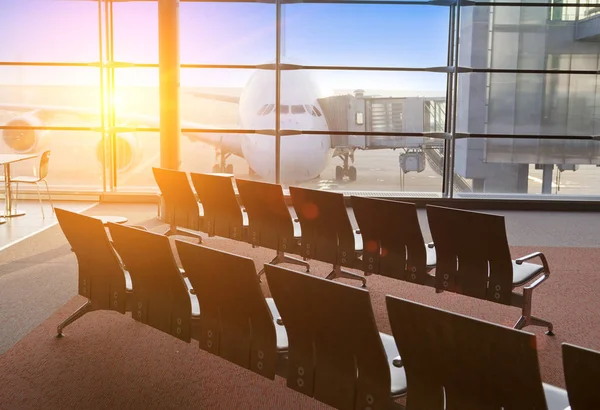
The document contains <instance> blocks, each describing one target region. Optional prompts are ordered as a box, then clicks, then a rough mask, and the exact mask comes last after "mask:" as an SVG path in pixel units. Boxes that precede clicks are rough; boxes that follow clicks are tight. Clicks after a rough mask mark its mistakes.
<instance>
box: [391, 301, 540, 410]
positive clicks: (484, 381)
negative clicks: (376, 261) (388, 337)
mask: <svg viewBox="0 0 600 410" xmlns="http://www.w3.org/2000/svg"><path fill="white" fill-rule="evenodd" d="M386 304H387V310H388V316H389V320H390V324H391V327H392V333H393V335H394V339H395V341H396V345H397V346H398V351H399V353H400V356H401V357H402V362H403V364H404V369H405V371H406V382H407V386H408V390H407V392H406V394H407V403H406V404H407V407H406V408H407V409H408V410H411V409H432V410H435V409H440V410H443V409H444V408H446V409H467V410H468V409H496V410H500V409H501V408H504V409H546V408H547V406H546V399H545V396H544V389H543V386H542V379H541V375H540V369H539V363H538V356H537V348H536V338H535V335H534V334H531V333H526V332H523V331H521V330H515V329H511V328H508V327H504V326H500V325H496V324H493V323H489V322H485V321H483V320H479V319H474V318H470V317H467V316H462V315H458V314H456V313H450V312H447V311H444V310H441V309H437V308H432V307H429V306H425V305H422V304H420V303H416V302H411V301H408V300H404V299H400V298H396V297H393V296H389V295H388V296H386ZM444 400H445V407H444Z"/></svg>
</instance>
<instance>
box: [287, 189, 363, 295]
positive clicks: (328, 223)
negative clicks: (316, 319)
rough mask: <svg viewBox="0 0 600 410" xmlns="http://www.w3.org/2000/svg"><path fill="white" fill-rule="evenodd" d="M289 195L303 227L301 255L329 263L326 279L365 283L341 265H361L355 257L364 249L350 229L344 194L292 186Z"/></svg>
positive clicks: (358, 236) (356, 235) (360, 241)
mask: <svg viewBox="0 0 600 410" xmlns="http://www.w3.org/2000/svg"><path fill="white" fill-rule="evenodd" d="M290 196H291V198H292V204H293V205H294V209H295V211H296V214H297V216H298V219H299V221H300V226H301V229H302V237H301V240H300V245H301V248H300V255H301V256H302V257H304V258H306V259H315V260H319V261H321V262H326V263H331V264H332V265H333V270H332V271H331V273H330V274H329V276H327V279H335V278H348V279H357V280H360V281H361V282H362V285H363V287H364V286H366V284H367V280H366V278H365V277H364V276H360V275H357V274H355V273H351V272H348V271H345V270H344V269H343V268H344V267H347V268H357V267H360V265H359V262H360V260H359V259H358V257H359V255H360V254H361V253H362V250H363V249H362V238H361V236H360V234H359V233H358V231H357V230H354V229H353V227H352V223H351V222H350V218H349V216H348V211H347V210H346V206H345V205H344V195H343V194H341V193H336V192H327V191H319V190H316V189H307V188H299V187H293V186H291V187H290Z"/></svg>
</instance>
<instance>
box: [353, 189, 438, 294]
mask: <svg viewBox="0 0 600 410" xmlns="http://www.w3.org/2000/svg"><path fill="white" fill-rule="evenodd" d="M350 200H351V202H352V210H353V211H354V216H355V218H356V222H357V223H358V228H359V231H360V234H361V236H362V242H363V253H362V270H363V271H364V272H365V275H371V274H377V275H382V276H387V277H390V278H394V279H401V280H405V281H408V282H413V283H418V284H421V285H429V286H434V276H432V275H431V274H429V272H430V271H431V269H433V268H434V267H435V259H436V256H435V248H434V246H433V244H427V245H426V244H425V240H424V239H423V233H422V232H421V226H420V225H419V218H418V215H417V207H416V205H415V204H413V203H406V202H399V201H388V200H384V199H374V198H365V197H357V196H352V197H350Z"/></svg>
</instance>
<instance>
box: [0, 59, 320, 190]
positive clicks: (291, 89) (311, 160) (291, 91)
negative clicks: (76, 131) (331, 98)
mask: <svg viewBox="0 0 600 410" xmlns="http://www.w3.org/2000/svg"><path fill="white" fill-rule="evenodd" d="M275 85H276V84H275V75H274V71H272V70H257V71H256V72H255V73H254V74H253V75H252V76H251V77H250V79H249V80H248V82H247V84H246V86H245V87H244V89H243V91H242V93H241V95H240V97H239V98H237V97H232V96H223V95H214V94H202V93H196V94H195V95H196V96H197V97H200V98H210V99H216V100H221V101H227V102H231V103H238V110H239V127H240V129H247V130H259V131H260V130H263V131H264V132H265V133H264V134H260V133H248V134H232V133H224V132H219V129H218V128H215V132H214V133H212V132H201V133H200V132H196V133H194V132H186V133H184V135H186V136H187V137H188V138H189V139H190V140H192V141H200V142H204V143H207V144H210V145H213V146H215V147H216V148H217V149H219V150H220V151H221V154H222V155H227V154H232V155H237V156H240V157H242V158H244V159H245V160H246V161H247V163H248V166H249V167H250V168H251V169H252V171H254V172H255V173H256V174H258V175H259V176H260V177H261V178H263V179H265V180H267V181H275V172H276V171H275V137H274V128H275V118H276V109H275V100H276V98H275V95H276V93H275ZM281 85H282V86H281V97H280V115H281V122H280V129H281V130H282V131H283V136H282V137H281V145H280V166H281V168H280V177H281V182H282V183H286V184H287V183H294V182H302V181H307V180H311V179H313V178H316V177H318V176H319V174H320V173H321V171H323V169H324V168H325V166H326V165H327V161H328V158H329V156H330V152H331V137H330V136H329V135H307V134H298V133H290V134H291V135H285V134H286V133H285V130H318V131H327V130H328V127H327V121H326V118H325V115H324V113H323V110H322V108H321V106H320V105H319V98H320V97H322V96H323V95H322V93H321V91H320V89H319V87H318V85H317V83H316V82H315V81H314V80H313V79H312V78H311V76H310V73H309V72H307V71H302V70H285V71H282V72H281ZM0 110H7V111H18V112H22V113H23V114H22V115H21V116H20V117H17V118H13V119H11V120H10V121H9V122H7V123H6V125H9V126H44V125H47V124H46V122H47V121H49V120H51V119H52V117H53V116H55V115H60V114H69V115H75V116H78V117H80V118H82V119H87V120H90V119H95V120H96V121H97V119H98V117H99V115H100V113H99V112H96V111H94V110H88V109H82V108H78V107H69V106H45V105H32V104H3V103H0ZM119 118H120V119H121V118H122V117H121V116H119ZM125 119H126V120H127V123H129V124H136V125H137V126H147V127H158V126H159V125H160V122H159V118H156V117H150V116H145V115H131V116H126V117H125ZM181 127H182V128H188V129H189V128H202V129H208V128H214V127H211V126H206V125H204V124H199V123H197V122H191V121H185V120H182V121H181ZM267 131H268V133H267ZM118 138H119V139H120V143H123V144H125V145H129V147H128V149H130V150H131V151H132V153H133V155H134V156H135V155H139V153H136V152H134V151H135V150H139V149H140V148H139V147H140V142H139V141H138V140H137V138H136V137H135V135H134V134H131V133H124V134H119V136H118ZM3 140H4V142H5V143H6V145H7V146H8V147H10V148H11V150H12V151H13V152H17V153H26V152H38V151H40V150H41V149H42V148H43V145H45V144H44V142H45V141H46V140H47V132H45V131H40V130H14V129H12V130H3ZM228 170H231V168H228ZM220 171H225V170H222V169H221V170H220Z"/></svg>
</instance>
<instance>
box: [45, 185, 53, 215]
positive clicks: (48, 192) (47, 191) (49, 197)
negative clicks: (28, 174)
mask: <svg viewBox="0 0 600 410" xmlns="http://www.w3.org/2000/svg"><path fill="white" fill-rule="evenodd" d="M42 181H44V184H45V185H46V194H48V200H49V201H50V207H51V208H52V215H54V214H55V212H54V204H53V203H52V197H51V196H50V190H49V189H48V182H46V180H45V179H42Z"/></svg>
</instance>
